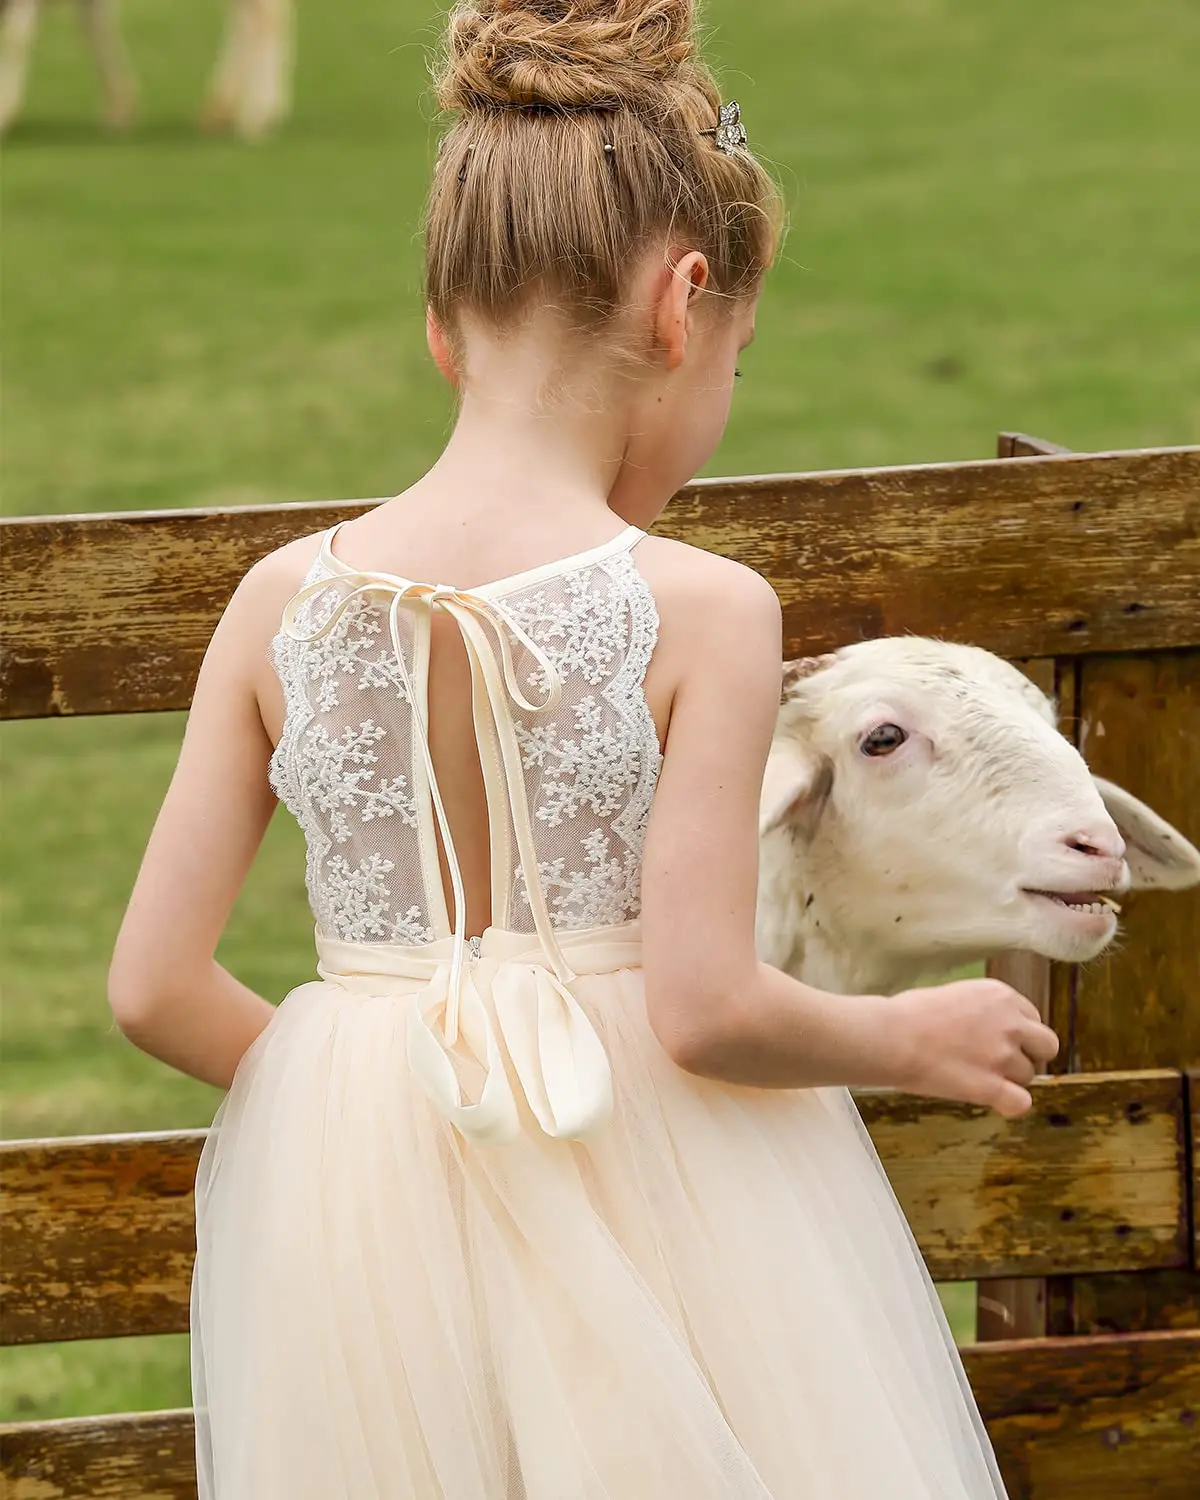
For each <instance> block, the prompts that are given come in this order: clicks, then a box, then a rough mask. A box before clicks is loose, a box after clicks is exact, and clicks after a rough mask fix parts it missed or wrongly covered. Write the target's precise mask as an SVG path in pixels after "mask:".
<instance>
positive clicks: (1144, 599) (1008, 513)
mask: <svg viewBox="0 0 1200 1500" xmlns="http://www.w3.org/2000/svg"><path fill="white" fill-rule="evenodd" d="M375 503H376V502H375V501H360V502H357V503H346V502H342V503H338V504H320V503H318V504H312V505H287V506H256V507H252V508H247V509H243V510H240V511H239V510H221V511H216V510H211V511H204V510H187V511H160V512H157V513H155V512H129V513H125V514H119V515H110V516H77V517H51V518H45V519H42V518H23V519H18V520H8V521H2V522H0V549H2V551H3V554H4V566H5V591H6V601H5V609H4V612H3V618H2V619H0V651H3V664H2V665H0V717H5V718H30V717H38V716H42V715H47V714H93V713H121V712H135V711H138V710H149V709H170V708H185V707H186V706H187V704H188V702H189V700H190V697H191V690H192V684H193V682H194V681H195V676H196V672H197V670H198V668H199V664H200V657H201V655H202V654H203V651H204V648H205V646H206V645H207V643H208V638H209V636H210V635H211V634H212V629H213V626H214V625H215V623H216V620H217V616H218V614H219V612H220V610H221V608H222V607H223V606H224V604H225V602H226V600H227V599H228V598H229V595H230V594H231V593H232V592H233V588H234V585H235V584H236V583H237V581H238V579H239V578H240V577H241V576H242V574H243V573H244V572H245V571H246V569H247V568H248V567H249V566H250V565H251V563H253V562H255V561H256V560H257V559H258V558H259V557H262V556H264V555H265V554H266V553H267V552H270V551H271V550H272V549H273V548H275V547H278V546H280V545H282V544H283V543H284V542H286V541H289V540H291V539H292V538H293V537H296V536H300V535H303V534H304V533H306V532H309V531H314V532H315V531H318V530H321V529H323V528H325V527H327V526H331V525H332V524H333V523H334V522H335V521H340V520H344V519H347V518H349V517H352V516H356V515H359V514H361V513H362V511H364V510H366V509H368V508H369V507H370V506H371V505H373V504H375ZM658 530H660V531H661V532H662V533H663V534H664V535H667V536H677V537H682V538H684V539H685V540H687V541H689V542H693V543H695V544H696V545H698V546H702V547H707V548H709V549H711V550H712V551H714V552H723V553H725V554H726V555H728V556H730V557H734V558H737V559H738V560H739V561H741V562H745V563H748V564H749V565H750V566H752V567H754V568H757V569H758V571H759V572H761V573H763V574H764V575H765V576H766V577H767V578H769V579H770V580H771V582H772V583H773V584H774V585H775V587H776V589H777V590H778V592H779V596H780V598H781V599H782V601H783V606H784V630H785V636H786V648H787V650H788V652H789V654H792V655H799V654H801V653H803V652H811V651H823V650H828V649H830V648H832V647H834V646H839V645H844V644H846V643H847V642H848V641H854V640H861V639H865V638H867V637H870V636H877V635H897V634H904V633H906V632H915V633H917V634H922V635H940V636H944V637H946V638H948V639H951V640H961V641H970V642H972V643H973V644H974V645H977V646H985V647H987V648H988V649H989V650H992V651H995V652H997V653H998V654H1000V655H1002V656H1008V657H1012V658H1024V657H1034V656H1041V657H1049V656H1058V655H1071V656H1079V655H1087V654H1092V653H1097V652H1113V651H1122V652H1127V651H1150V650H1154V651H1161V650H1167V649H1172V648H1179V647H1185V646H1196V645H1200V448H1164V449H1159V450H1151V451H1146V452H1139V453H1117V454H1108V455H1103V454H1101V455H1096V454H1088V455H1065V456H1064V455H1058V456H1052V457H1046V458H1025V459H1004V460H1000V459H995V460H987V461H982V462H978V463H961V464H929V465H923V466H921V467H917V468H891V469H862V470H856V471H849V472H844V473H830V474H806V475H805V474H802V475H793V476H784V477H767V478H756V479H719V480H717V479H714V480H707V481H702V482H700V483H697V484H694V485H691V486H689V487H688V488H687V489H685V490H684V491H683V492H682V493H681V494H680V495H679V496H678V497H677V498H676V500H675V501H674V502H673V503H672V505H671V507H670V508H669V510H668V511H667V512H666V514H665V515H664V517H663V520H662V523H661V525H660V526H659V527H658Z"/></svg>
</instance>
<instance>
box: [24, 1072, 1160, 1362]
mask: <svg viewBox="0 0 1200 1500" xmlns="http://www.w3.org/2000/svg"><path fill="white" fill-rule="evenodd" d="M857 1098H858V1102H859V1108H860V1111H861V1113H862V1116H863V1119H864V1120H865V1122H866V1124H867V1127H868V1129H869V1130H870V1132H871V1135H872V1138H873V1139H874V1141H875V1143H876V1146H877V1148H878V1150H879V1152H880V1155H881V1157H882V1158H883V1161H884V1164H885V1165H886V1167H887V1169H888V1171H889V1174H890V1176H891V1178H892V1181H893V1183H894V1185H895V1188H896V1192H897V1195H898V1196H899V1198H900V1200H901V1202H902V1204H903V1205H904V1208H905V1212H906V1213H907V1214H908V1217H909V1221H910V1223H911V1224H912V1227H913V1231H914V1233H915V1234H916V1236H917V1239H918V1241H919V1242H920V1244H921V1248H922V1250H923V1251H924V1253H925V1255H926V1258H927V1260H928V1263H929V1266H930V1269H931V1271H932V1272H933V1274H934V1275H935V1276H937V1277H939V1278H940V1279H942V1280H956V1279H966V1278H970V1277H974V1276H986V1275H1013V1274H1019V1273H1025V1274H1027V1275H1037V1274H1039V1273H1043V1272H1045V1271H1047V1270H1050V1269H1058V1270H1080V1271H1101V1270H1112V1269H1129V1270H1135V1269H1140V1268H1144V1267H1151V1266H1182V1265H1186V1264H1187V1260H1188V1255H1189V1243H1188V1238H1187V1229H1186V1209H1185V1206H1184V1205H1185V1199H1186V1183H1185V1177H1184V1162H1183V1154H1182V1146H1181V1139H1182V1131H1183V1083H1182V1079H1181V1077H1180V1075H1179V1074H1177V1073H1174V1072H1171V1071H1169V1070H1161V1071H1158V1072H1154V1073H1146V1074H1134V1075H1113V1076H1101V1077H1085V1078H1071V1079H1067V1078H1062V1079H1044V1080H1042V1081H1040V1082H1039V1083H1038V1084H1036V1085H1035V1101H1036V1102H1035V1107H1034V1109H1033V1111H1032V1112H1031V1113H1030V1114H1029V1115H1027V1116H1026V1117H1025V1118H1024V1119H1023V1120H1018V1121H1005V1120H1003V1119H1001V1118H1000V1116H999V1115H997V1114H996V1113H995V1112H994V1111H990V1110H983V1109H974V1108H970V1107H967V1106H961V1105H956V1104H949V1103H944V1102H941V1101H931V1100H920V1099H914V1098H911V1097H909V1096H905V1095H897V1094H887V1093H882V1092H880V1093H873V1092H864V1093H860V1094H859V1095H858V1096H857ZM203 1140H204V1132H203V1131H180V1132H174V1133H171V1134H168V1135H134V1136H108V1137H99V1138H93V1139H87V1138H83V1139H74V1140H63V1141H40V1142H36V1141H35V1142H9V1143H7V1144H5V1145H2V1146H0V1187H2V1190H3V1216H4V1224H5V1255H4V1266H3V1289H2V1295H3V1319H2V1336H3V1339H4V1341H6V1342H9V1343H38V1342H45V1341H47V1340H52V1339H72V1338H103V1337H111V1336H114V1335H118V1334H134V1333H173V1332H180V1331H183V1330H185V1329H186V1328H187V1319H188V1293H189V1285H190V1275H191V1266H192V1260H193V1257H194V1255H195V1223H194V1213H193V1199H192V1188H193V1183H194V1178H195V1169H196V1162H197V1159H198V1157H199V1152H200V1149H201V1145H202V1143H203Z"/></svg>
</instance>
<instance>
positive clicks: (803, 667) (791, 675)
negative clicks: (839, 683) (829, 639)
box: [780, 651, 837, 702]
mask: <svg viewBox="0 0 1200 1500" xmlns="http://www.w3.org/2000/svg"><path fill="white" fill-rule="evenodd" d="M835 661H837V654H836V653H835V652H833V651H827V652H826V653H825V654H824V656H798V657H796V658H795V660H794V661H785V662H784V664H783V685H782V689H781V692H780V701H781V702H784V701H786V700H787V699H788V698H790V697H792V696H793V694H794V693H795V691H796V688H797V687H798V686H799V685H800V683H802V682H803V681H804V680H805V679H806V678H808V677H812V676H814V675H815V674H816V673H817V672H823V671H825V669H826V668H827V667H831V666H833V664H834V662H835Z"/></svg>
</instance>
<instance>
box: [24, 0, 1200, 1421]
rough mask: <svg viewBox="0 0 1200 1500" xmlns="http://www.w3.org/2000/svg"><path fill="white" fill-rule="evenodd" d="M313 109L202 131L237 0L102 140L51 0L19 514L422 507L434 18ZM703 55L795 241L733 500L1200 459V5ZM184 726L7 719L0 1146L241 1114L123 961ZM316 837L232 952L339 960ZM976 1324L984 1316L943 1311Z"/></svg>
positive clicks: (369, 59)
mask: <svg viewBox="0 0 1200 1500" xmlns="http://www.w3.org/2000/svg"><path fill="white" fill-rule="evenodd" d="M300 10H301V13H302V14H301V25H300V39H299V58H300V66H299V77H298V89H297V92H298V109H297V113H296V117H295V119H294V120H293V121H292V123H291V124H290V125H289V126H288V127H287V129H286V130H285V131H284V132H283V133H282V134H281V135H280V136H279V137H278V138H277V139H275V140H273V141H270V142H268V143H266V144H265V145H262V146H260V147H245V146H242V145H238V144H234V143H230V142H224V141H212V140H207V139H204V138H202V137H201V136H200V135H199V134H198V133H197V132H196V131H195V129H194V128H193V118H194V115H195V113H196V111H197V109H198V105H199V100H200V95H201V90H202V86H203V81H204V77H205V74H206V71H207V68H208V66H209V64H210V62H211V59H212V57H213V55H214V54H215V48H216V39H217V35H218V29H219V6H218V4H217V0H208V3H207V4H204V5H196V6H184V5H180V4H179V3H178V0H127V3H126V5H125V7H124V14H125V23H126V31H127V35H128V37H129V41H130V45H131V49H132V51H133V54H134V56H135V58H136V59H137V61H138V65H139V71H140V73H141V78H142V85H143V93H144V101H145V113H144V118H143V120H142V123H141V124H140V125H139V127H138V128H137V129H136V130H135V131H133V132H132V133H130V134H129V135H128V136H126V137H123V138H119V139H114V138H111V137H107V136H105V135H104V134H103V132H102V131H101V130H100V129H99V128H98V127H97V126H96V125H95V123H94V110H95V95H96V87H95V80H94V78H93V76H92V74H91V71H90V65H89V64H88V62H87V59H86V57H85V54H84V50H83V46H82V42H81V38H80V36H79V34H78V31H77V28H76V26H75V18H74V15H73V13H72V10H71V8H68V7H65V6H63V7H57V6H54V7H48V14H47V15H46V16H45V18H44V22H43V31H42V36H41V39H40V43H39V46H38V48H37V52H36V56H35V60H34V76H33V79H32V85H31V89H30V97H29V103H28V108H27V111H26V114H25V116H24V118H23V120H22V122H21V123H20V125H19V126H18V127H17V129H16V130H15V131H14V133H13V135H12V137H11V139H10V141H9V142H8V144H7V146H6V150H5V157H6V159H5V164H4V176H3V192H4V207H5V210H6V215H5V218H6V231H7V233H6V236H5V245H4V267H3V269H4V273H5V278H4V279H5V293H6V295H5V298H4V307H3V335H4V346H5V359H6V365H5V376H6V380H5V403H4V431H3V439H4V447H3V463H4V473H3V478H4V496H3V503H4V509H5V512H6V513H7V514H27V513H51V512H57V513H63V512H74V511H87V510H113V509H124V508H144V507H159V506H184V505H221V504H232V503H237V504H247V503H256V502H270V501H292V500H305V499H316V498H321V497H330V496H369V495H382V494H389V493H393V492H395V491H396V490H398V489H400V488H402V487H403V486H404V485H405V484H406V483H407V482H408V481H409V480H410V479H412V478H413V477H414V476H415V475H417V474H418V473H419V472H420V471H421V469H422V467H423V466H424V465H427V464H428V463H429V462H430V461H431V460H432V459H433V457H434V456H435V454H436V452H437V449H438V445H439V443H440V442H441V440H442V439H443V437H444V435H445V433H446V431H447V425H448V422H449V420H450V415H451V409H450V404H449V401H448V399H447V395H446V392H445V390H444V389H443V387H442V386H441V385H440V383H439V381H438V380H437V378H436V377H435V376H434V374H433V373H432V371H431V368H430V366H429V364H428V361H427V358H426V356H425V353H424V347H423V340H422V333H421V323H422V309H421V307H420V303H419V295H418V288H419V282H420V245H419V240H418V220H419V211H420V202H421V195H422V191H423V184H424V178H425V173H426V168H427V164H428V160H429V158H430V154H431V148H432V140H433V135H434V130H433V124H432V110H431V106H430V103H429V100H428V96H427V91H426V87H425V74H424V66H425V63H424V55H423V49H424V47H425V46H426V45H428V44H429V43H430V42H431V41H433V40H434V39H435V38H436V36H437V32H438V21H437V14H436V8H435V5H434V4H433V0H406V3H405V4H403V5H400V4H383V3H381V0H339V3H338V4H337V5H336V6H335V5H318V4H315V3H313V4H307V5H306V4H303V3H302V4H301V6H300ZM708 16H709V21H710V23H711V25H712V27H713V29H714V53H715V56H716V58H717V59H718V60H719V61H720V62H721V63H722V65H723V66H724V68H725V70H726V72H725V76H726V79H727V82H728V85H729V88H728V92H729V93H732V94H734V95H736V96H737V97H739V98H740V100H741V102H742V105H743V110H744V113H745V117H746V120H747V124H748V126H749V129H750V131H751V136H752V139H753V141H754V143H755V144H756V146H758V147H759V148H760V149H761V151H762V152H763V153H764V154H766V155H767V156H768V157H769V158H770V159H772V160H773V161H774V162H775V163H776V164H777V166H778V169H779V171H780V174H781V176H782V178H783V180H784V182H785V184H786V186H787V191H788V197H789V201H790V204H791V207H792V217H793V227H792V232H791V236H790V238H789V241H788V244H787V248H786V253H785V256H784V259H783V262H782V264H781V265H780V266H779V268H778V269H777V271H776V272H775V274H774V277H773V280H772V282H771V284H770V286H769V288H768V291H767V295H766V299H765V301H764V304H763V308H762V312H761V315H760V330H759V338H758V341H757V343H756V345H755V347H754V349H753V351H752V352H751V354H750V355H749V356H748V358H747V360H746V363H745V370H746V379H745V381H744V382H743V385H742V387H741V388H740V391H739V396H738V404H737V410H736V412H735V415H734V419H733V422H732V425H731V428H730V431H729V434H728V437H727V440H726V442H725V444H724V446H723V448H722V450H721V452H720V454H719V455H718V457H717V459H716V461H715V463H714V465H713V470H714V472H725V473H733V472H753V471H757V472H764V471H772V470H776V471H777V470H788V469H812V468H827V467H839V466H848V465H862V464H877V463H900V462H911V461H927V460H937V459H953V458H967V457H979V456H983V455H986V454H987V453H988V452H989V451H990V450H991V447H992V444H993V442H994V435H995V433H996V432H997V430H999V429H1000V428H1004V427H1016V428H1022V429H1025V430H1028V431H1034V432H1037V433H1040V434H1042V435H1043V436H1046V437H1051V438H1054V439H1057V440H1058V441H1061V442H1063V443H1066V444H1068V445H1069V446H1072V447H1077V448H1089V447H1090V448H1098V447H1126V446H1137V445H1152V444H1161V443H1173V442H1182V441H1187V440H1189V439H1190V440H1192V441H1195V440H1196V439H1197V433H1198V432H1200V259H1198V257H1197V248H1196V229H1197V224H1198V223H1200V115H1198V114H1197V110H1196V103H1195V80H1194V76H1193V74H1194V69H1193V66H1192V60H1193V59H1194V58H1195V57H1196V56H1197V55H1200V11H1198V10H1197V8H1196V7H1195V6H1194V5H1193V4H1191V3H1190V0H1141V3H1140V4H1139V5H1137V6H1117V5H1112V4H1109V5H1097V4H1095V3H1086V0H1058V3H1057V4H1055V5H1053V6H1049V7H1047V6H1043V5H1037V4H1034V3H1033V0H1008V3H1006V4H1004V5H992V6H982V5H978V4H970V3H968V0H797V3H794V4H783V3H781V0H758V3H747V0H742V3H740V4H736V5H735V4H734V3H733V0H713V3H712V4H711V5H710V7H709V11H708ZM179 732H180V721H179V719H178V717H176V716H164V717H153V718H142V719H133V720H120V719H113V720H95V721H82V722H64V723H24V724H12V725H8V726H5V728H4V732H3V734H2V735H0V752H2V753H3V792H4V821H3V837H4V859H3V889H2V899H3V907H2V908H0V918H2V921H3V944H4V952H3V983H4V1009H3V1059H2V1075H0V1081H2V1084H3V1107H4V1115H3V1122H2V1125H3V1132H4V1134H5V1135H6V1136H9V1137H19V1136H28V1135H37V1134H67V1133H77V1132H92V1131H107V1130H126V1129H150V1128H166V1127H180V1126H198V1125H206V1124H207V1123H208V1121H209V1120H210V1119H211V1116H212V1113H213V1110H214V1109H215V1107H216V1103H217V1099H218V1096H217V1094H216V1093H215V1091H213V1090H212V1089H209V1088H207V1087H206V1086H204V1085H201V1084H198V1083H194V1082H192V1081H190V1080H187V1079H184V1078H181V1077H177V1076H174V1075H172V1074H170V1073H169V1072H168V1071H167V1070H166V1069H165V1068H163V1067H161V1066H160V1065H159V1064H157V1063H155V1062H153V1061H151V1060H150V1059H148V1058H146V1057H144V1056H142V1055H141V1054H139V1053H137V1052H135V1051H134V1050H133V1049H132V1048H131V1047H130V1046H129V1045H128V1044H127V1043H126V1042H125V1041H124V1040H123V1039H122V1038H121V1037H120V1036H119V1034H117V1033H116V1032H115V1031H114V1029H113V1027H112V1025H111V1023H110V1018H109V1015H108V1011H107V1007H106V1005H105V1000H104V973H105V967H106V964H107V959H108V954H109V951H110V948H111V944H112V940H113V937H114V934H115V931H116V927H117V923H118V921H119V919H120V914H121V910H122V905H123V902H124V899H125V897H126V895H127V892H128V890H129V887H130V884H131V882H132V879H133V876H134V873H135V869H136V865H137V860H138V857H139V854H140V850H141V848H142V846H143V844H144V841H145V838H146V835H147V833H148V831H149V827H150V823H151V820H152V818H153V816H154V813H155V810H156V807H157V804H158V801H159V799H160V797H161V794H162V791H163V789H164V788H165V785H166V782H167V778H168V776H169V775H170V771H171V767H172V763H173V759H174V755H175V750H176V746H177V743H178V737H179ZM310 942H311V936H310V924H309V920H308V915H307V912H306V910H305V907H304V899H303V889H302V859H301V857H300V850H299V843H298V838H297V835H296V833H295V830H294V829H289V828H287V827H285V826H284V825H283V823H282V820H280V821H279V822H278V826H276V827H274V828H272V830H271V834H270V836H269V838H268V841H267V845H266V847H265V848H264V851H263V855H262V858H261V859H260V861H259V863H258V866H257V867H256V869H255V871H254V874H253V877H252V879H251V881H250V883H249V885H248V887H247V889H246V891H245V893H244V897H243V899H242V901H241V903H240V905H239V909H238V911H237V914H236V917H235V920H234V921H233V923H232V925H231V927H230V930H229V933H228V935H227V938H226V942H225V945H224V950H223V957H224V958H225V960H226V961H227V962H228V963H229V964H230V965H231V966H232V967H233V968H234V969H235V970H236V971H237V972H238V973H239V975H241V976H242V977H244V978H245V979H246V980H247V981H248V982H249V983H251V984H254V985H256V986H257V987H259V988H260V990H261V992H262V993H264V994H267V995H269V996H271V997H272V998H274V999H278V998H279V997H281V996H282V994H283V993H284V992H285V991H286V989H287V988H288V987H289V985H291V984H292V983H295V982H297V981H298V980H300V979H303V978H305V977H307V976H308V973H309V972H310V970H311V963H312V960H311V955H310ZM948 1300H949V1302H950V1305H951V1308H952V1312H953V1315H954V1318H955V1322H956V1328H957V1330H958V1331H959V1333H960V1335H966V1334H967V1333H969V1328H970V1316H969V1298H968V1297H967V1296H966V1295H965V1294H964V1293H963V1292H962V1291H961V1290H959V1291H957V1292H951V1293H950V1294H948ZM187 1401H188V1392H187V1380H186V1340H185V1339H182V1338H179V1339H165V1340H130V1341H121V1342H119V1343H117V1344H110V1345H94V1346H87V1347H82V1346H81V1347H72V1346H60V1347H56V1348H53V1349H47V1350H15V1351H7V1352H6V1356H5V1358H4V1360H3V1361H0V1414H3V1415H8V1416H13V1415H28V1414H31V1413H36V1414H40V1415H65V1414H71V1413H77V1412H88V1411H104V1410H118V1409H133V1408H137V1407H153V1406H158V1405H172V1404H186V1403H187Z"/></svg>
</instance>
